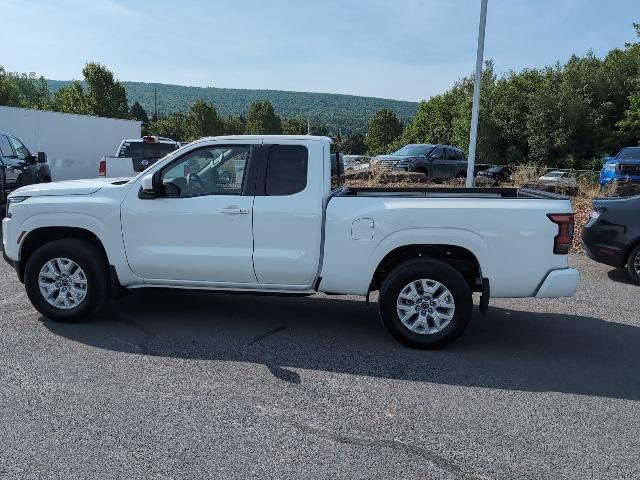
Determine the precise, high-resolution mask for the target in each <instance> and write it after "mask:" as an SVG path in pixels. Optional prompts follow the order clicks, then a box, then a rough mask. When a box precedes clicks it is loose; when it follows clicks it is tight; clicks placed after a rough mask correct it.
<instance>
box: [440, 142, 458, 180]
mask: <svg viewBox="0 0 640 480" xmlns="http://www.w3.org/2000/svg"><path fill="white" fill-rule="evenodd" d="M444 169H445V177H446V178H455V177H456V174H457V173H458V172H460V171H461V170H462V168H461V167H460V161H459V159H458V152H456V150H455V149H453V148H448V147H447V148H445V154H444Z"/></svg>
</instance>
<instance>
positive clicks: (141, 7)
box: [0, 0, 640, 100]
mask: <svg viewBox="0 0 640 480" xmlns="http://www.w3.org/2000/svg"><path fill="white" fill-rule="evenodd" d="M479 5H480V1H479V0H422V1H420V0H395V1H393V0H389V1H383V0H368V1H365V0H343V1H337V0H336V1H334V0H323V1H317V0H316V1H311V0H309V1H307V0H297V1H294V0H264V1H259V0H234V1H197V0H182V1H180V2H176V1H174V2H171V1H165V0H156V1H153V2H152V1H138V0H130V1H118V0H102V1H101V0H93V1H91V0H47V1H28V0H2V16H3V19H4V21H3V22H2V26H1V27H0V44H1V45H2V46H3V48H2V55H1V56H0V65H2V66H4V67H5V69H7V70H10V71H19V72H32V71H33V72H36V73H38V74H42V75H44V76H46V77H47V78H53V79H60V80H66V79H71V78H81V76H82V74H81V69H82V66H83V65H84V63H85V62H86V61H89V60H95V61H99V62H101V63H103V64H105V65H107V66H108V67H109V68H110V69H111V70H113V71H114V72H115V74H116V76H117V77H118V78H120V79H121V80H135V81H146V82H158V83H174V84H180V85H193V86H216V87H229V88H267V89H277V90H296V91H313V92H331V93H347V94H355V95H366V96H376V97H385V98H396V99H401V100H420V99H425V98H429V97H430V96H431V95H434V94H437V93H440V92H442V91H444V90H446V89H447V88H448V87H449V86H450V85H451V84H452V83H453V82H454V81H455V80H456V79H458V78H460V77H462V76H465V75H467V74H468V73H470V72H471V71H472V70H473V69H474V64H475V49H476V42H477V24H478V17H479ZM8 19H11V21H8ZM634 21H635V22H640V3H639V0H608V1H602V0H489V10H488V19H487V37H486V50H485V58H491V59H493V60H494V62H495V66H496V70H497V71H498V72H504V71H509V70H512V69H513V70H519V69H521V68H524V67H527V66H535V67H539V66H543V65H547V64H552V63H555V62H556V61H558V60H559V61H565V60H566V59H567V58H568V57H569V56H570V55H571V54H572V53H574V52H575V53H577V54H584V53H586V52H587V51H588V50H589V49H592V50H593V51H594V52H595V53H596V54H597V55H602V54H605V53H606V52H607V51H609V50H610V49H611V48H614V47H622V46H623V45H624V42H625V41H627V42H628V41H634V38H635V34H634V31H633V28H632V25H631V24H632V22H634Z"/></svg>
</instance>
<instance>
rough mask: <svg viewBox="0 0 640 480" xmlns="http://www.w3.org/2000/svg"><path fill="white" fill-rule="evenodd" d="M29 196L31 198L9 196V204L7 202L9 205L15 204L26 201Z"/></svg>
mask: <svg viewBox="0 0 640 480" xmlns="http://www.w3.org/2000/svg"><path fill="white" fill-rule="evenodd" d="M27 198H29V197H9V198H8V199H7V200H8V204H7V206H9V205H13V204H15V203H22V202H24V201H25V200H26V199H27Z"/></svg>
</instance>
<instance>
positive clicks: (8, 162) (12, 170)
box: [0, 135, 22, 194]
mask: <svg viewBox="0 0 640 480" xmlns="http://www.w3.org/2000/svg"><path fill="white" fill-rule="evenodd" d="M0 157H2V162H1V163H2V167H1V168H2V170H3V171H4V184H3V188H4V190H5V192H6V193H7V194H8V193H10V192H11V191H12V190H14V189H15V188H16V183H17V181H18V177H19V176H20V174H21V173H22V169H21V168H20V167H19V166H18V164H19V163H20V162H19V160H18V156H17V155H16V152H15V151H14V150H13V146H12V145H11V142H10V141H9V137H7V136H6V135H0Z"/></svg>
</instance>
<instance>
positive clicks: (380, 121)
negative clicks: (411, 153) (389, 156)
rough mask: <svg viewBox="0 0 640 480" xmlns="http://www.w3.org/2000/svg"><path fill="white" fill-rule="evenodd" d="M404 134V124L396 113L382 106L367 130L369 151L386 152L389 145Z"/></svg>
mask: <svg viewBox="0 0 640 480" xmlns="http://www.w3.org/2000/svg"><path fill="white" fill-rule="evenodd" d="M401 134H402V124H401V123H400V120H398V117H397V116H396V114H395V113H393V112H392V111H391V110H389V109H388V108H381V109H380V110H378V111H377V112H376V114H375V115H374V116H373V119H371V122H369V129H368V130H367V147H368V148H369V153H371V154H372V155H377V154H379V153H384V152H385V151H386V150H387V148H388V146H389V145H390V144H391V143H392V142H394V141H395V140H396V139H397V138H398V137H399V136H400V135H401Z"/></svg>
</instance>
